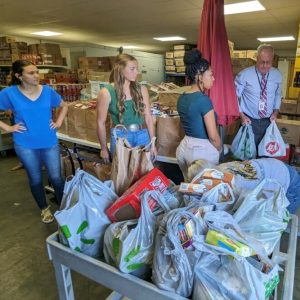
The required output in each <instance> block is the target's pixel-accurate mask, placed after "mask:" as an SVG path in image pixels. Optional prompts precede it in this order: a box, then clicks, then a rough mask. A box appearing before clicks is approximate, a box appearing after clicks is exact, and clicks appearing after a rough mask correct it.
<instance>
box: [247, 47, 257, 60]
mask: <svg viewBox="0 0 300 300" xmlns="http://www.w3.org/2000/svg"><path fill="white" fill-rule="evenodd" d="M256 57H257V51H256V50H247V58H251V59H253V60H255V61H256Z"/></svg>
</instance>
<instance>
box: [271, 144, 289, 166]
mask: <svg viewBox="0 0 300 300" xmlns="http://www.w3.org/2000/svg"><path fill="white" fill-rule="evenodd" d="M285 149H286V151H285V156H277V157H274V158H277V159H279V160H281V161H283V162H285V163H287V164H289V163H290V160H291V146H290V145H289V144H285Z"/></svg>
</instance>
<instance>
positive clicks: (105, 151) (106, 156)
mask: <svg viewBox="0 0 300 300" xmlns="http://www.w3.org/2000/svg"><path fill="white" fill-rule="evenodd" d="M100 157H101V158H102V159H103V161H104V163H106V164H108V163H110V157H109V151H108V149H107V148H104V149H101V150H100Z"/></svg>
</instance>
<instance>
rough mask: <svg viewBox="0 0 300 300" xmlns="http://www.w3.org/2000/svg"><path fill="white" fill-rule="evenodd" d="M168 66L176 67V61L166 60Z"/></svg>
mask: <svg viewBox="0 0 300 300" xmlns="http://www.w3.org/2000/svg"><path fill="white" fill-rule="evenodd" d="M165 65H166V66H174V59H165Z"/></svg>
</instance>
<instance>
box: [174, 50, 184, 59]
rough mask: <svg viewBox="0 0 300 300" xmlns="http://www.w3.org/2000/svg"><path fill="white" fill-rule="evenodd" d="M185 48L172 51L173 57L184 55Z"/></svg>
mask: <svg viewBox="0 0 300 300" xmlns="http://www.w3.org/2000/svg"><path fill="white" fill-rule="evenodd" d="M184 54H185V50H176V51H174V58H177V57H178V58H179V57H184Z"/></svg>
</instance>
